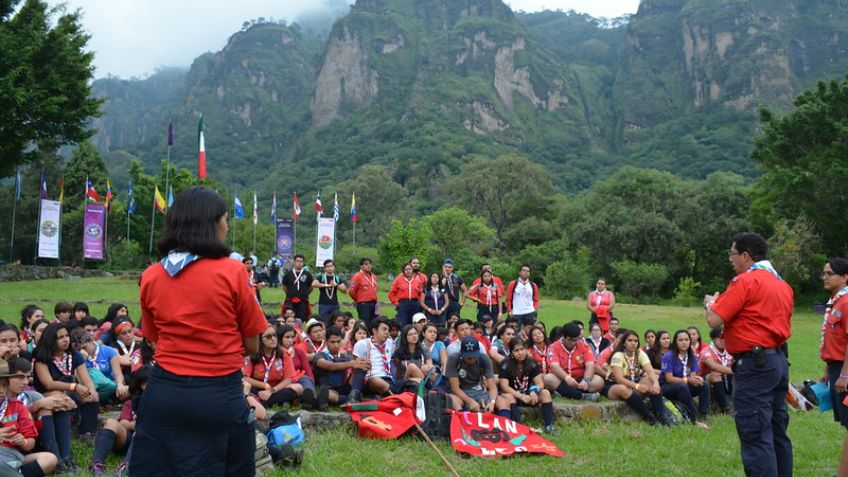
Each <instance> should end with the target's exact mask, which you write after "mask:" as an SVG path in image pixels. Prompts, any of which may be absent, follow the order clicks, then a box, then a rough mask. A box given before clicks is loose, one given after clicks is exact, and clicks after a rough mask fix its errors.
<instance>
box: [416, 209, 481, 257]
mask: <svg viewBox="0 0 848 477" xmlns="http://www.w3.org/2000/svg"><path fill="white" fill-rule="evenodd" d="M424 224H425V226H427V227H429V228H430V243H431V244H433V246H435V247H436V248H437V249H438V251H439V253H440V254H441V256H442V257H455V256H457V255H458V254H459V253H461V252H463V251H466V250H472V249H473V250H475V251H479V250H480V249H484V248H486V247H487V245H488V244H489V242H491V240H492V239H493V238H494V236H495V231H494V230H492V229H491V228H490V227H489V226H488V225H486V222H484V221H483V219H481V218H479V217H477V216H474V215H471V214H469V213H468V212H466V211H465V210H462V209H460V208H458V207H451V208H449V209H442V210H439V211H437V212H434V213H433V214H431V215H429V216H427V217H425V218H424Z"/></svg>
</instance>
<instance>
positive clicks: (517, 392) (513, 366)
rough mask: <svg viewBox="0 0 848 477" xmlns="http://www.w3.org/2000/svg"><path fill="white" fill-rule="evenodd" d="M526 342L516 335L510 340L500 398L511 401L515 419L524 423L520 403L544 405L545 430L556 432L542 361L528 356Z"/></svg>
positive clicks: (500, 377) (551, 402)
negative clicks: (542, 370)
mask: <svg viewBox="0 0 848 477" xmlns="http://www.w3.org/2000/svg"><path fill="white" fill-rule="evenodd" d="M528 354H529V353H528V352H527V342H526V341H524V340H523V339H521V338H514V339H513V340H512V341H510V342H509V358H507V359H506V360H504V362H503V363H501V369H500V372H499V373H498V377H499V379H500V388H501V397H502V398H503V399H505V400H506V402H507V403H508V404H509V408H510V412H511V414H512V420H513V421H516V422H524V419H523V417H522V416H521V411H520V410H519V406H541V407H542V420H543V421H544V424H545V427H544V430H545V433H546V434H553V433H554V432H555V429H554V405H553V401H552V400H551V393H550V391H548V390H547V389H545V382H544V378H543V376H544V375H543V374H542V372H541V371H540V369H539V364H538V363H537V362H536V360H534V359H533V358H530V357H529V356H528Z"/></svg>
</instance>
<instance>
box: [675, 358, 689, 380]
mask: <svg viewBox="0 0 848 477" xmlns="http://www.w3.org/2000/svg"><path fill="white" fill-rule="evenodd" d="M677 359H678V360H680V364H682V365H683V376H681V377H683V378H685V377H686V376H689V353H688V352H687V353H686V357H685V358H681V357H680V356H678V357H677Z"/></svg>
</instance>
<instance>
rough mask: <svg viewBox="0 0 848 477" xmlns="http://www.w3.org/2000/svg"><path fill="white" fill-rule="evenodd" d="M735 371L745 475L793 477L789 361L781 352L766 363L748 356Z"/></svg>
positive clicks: (738, 430)
mask: <svg viewBox="0 0 848 477" xmlns="http://www.w3.org/2000/svg"><path fill="white" fill-rule="evenodd" d="M733 372H734V376H735V378H736V379H735V383H734V385H733V409H734V410H735V411H736V432H737V433H738V434H739V440H740V441H741V448H742V464H743V465H744V467H745V475H747V476H749V477H752V476H757V477H759V476H762V477H767V476H768V477H773V476H777V477H790V476H791V475H792V441H790V440H789V436H788V435H786V428H787V427H789V414H787V413H786V392H787V391H788V389H789V363H787V361H786V358H785V357H784V356H783V354H781V353H771V354H766V355H765V363H764V365H763V366H757V363H756V362H755V358H753V357H749V356H744V357H742V358H741V359H739V360H738V361H736V363H735V364H734V365H733Z"/></svg>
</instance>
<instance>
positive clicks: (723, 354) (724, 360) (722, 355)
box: [710, 343, 730, 366]
mask: <svg viewBox="0 0 848 477" xmlns="http://www.w3.org/2000/svg"><path fill="white" fill-rule="evenodd" d="M710 349H711V350H713V354H715V355H716V357H717V358H718V362H719V364H721V365H722V366H727V364H728V363H730V353H728V352H727V349H726V348H725V349H724V351H719V350H718V348H716V345H715V343H710Z"/></svg>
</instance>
